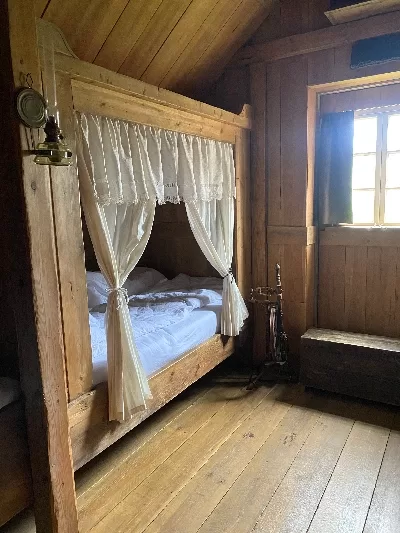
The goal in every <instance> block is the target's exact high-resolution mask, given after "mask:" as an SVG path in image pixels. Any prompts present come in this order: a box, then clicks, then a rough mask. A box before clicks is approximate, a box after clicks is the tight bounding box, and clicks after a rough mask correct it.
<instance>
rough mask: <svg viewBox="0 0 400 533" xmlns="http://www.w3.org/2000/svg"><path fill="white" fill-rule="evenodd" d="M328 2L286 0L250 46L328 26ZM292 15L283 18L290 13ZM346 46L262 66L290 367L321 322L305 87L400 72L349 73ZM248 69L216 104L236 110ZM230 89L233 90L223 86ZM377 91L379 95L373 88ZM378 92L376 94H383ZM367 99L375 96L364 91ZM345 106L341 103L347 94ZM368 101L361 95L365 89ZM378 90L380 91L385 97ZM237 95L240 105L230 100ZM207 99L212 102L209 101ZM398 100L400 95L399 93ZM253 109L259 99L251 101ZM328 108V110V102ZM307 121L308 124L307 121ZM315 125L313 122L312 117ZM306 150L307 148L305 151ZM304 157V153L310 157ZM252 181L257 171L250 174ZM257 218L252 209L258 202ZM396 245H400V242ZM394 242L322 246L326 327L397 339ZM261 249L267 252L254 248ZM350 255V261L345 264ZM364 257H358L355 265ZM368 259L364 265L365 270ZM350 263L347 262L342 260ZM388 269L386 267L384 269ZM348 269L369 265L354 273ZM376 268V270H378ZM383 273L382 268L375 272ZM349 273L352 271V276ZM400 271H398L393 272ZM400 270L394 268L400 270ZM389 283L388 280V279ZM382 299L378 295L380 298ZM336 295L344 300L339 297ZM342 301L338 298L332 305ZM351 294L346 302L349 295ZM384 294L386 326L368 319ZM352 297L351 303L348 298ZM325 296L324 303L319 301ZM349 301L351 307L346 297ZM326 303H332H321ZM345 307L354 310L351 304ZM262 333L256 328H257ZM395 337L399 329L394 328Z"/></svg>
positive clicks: (233, 77) (273, 231)
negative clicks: (309, 331) (360, 317)
mask: <svg viewBox="0 0 400 533" xmlns="http://www.w3.org/2000/svg"><path fill="white" fill-rule="evenodd" d="M326 3H327V2H325V1H324V2H312V1H310V2H296V1H294V0H282V1H281V2H280V3H279V4H280V5H279V9H278V8H275V11H273V12H272V14H271V15H270V17H269V18H268V19H267V20H266V21H265V23H264V24H263V25H262V26H261V27H260V29H259V31H258V32H257V34H256V35H255V36H253V38H252V40H251V41H250V44H256V43H260V42H265V41H267V40H271V39H277V38H282V37H285V36H287V35H290V34H294V33H304V32H307V31H312V30H317V29H320V28H323V27H324V26H329V22H328V23H327V21H325V18H324V17H325V15H324V14H323V11H324V9H326V7H327V6H326V5H325V4H326ZM290 13H291V15H290V16H289V14H290ZM350 55H351V44H349V45H347V44H346V45H342V46H339V47H336V48H331V49H327V50H321V51H316V52H312V53H308V54H304V55H297V56H295V57H289V58H284V59H279V60H275V61H270V62H268V63H266V68H267V74H266V78H267V86H266V106H267V113H266V117H267V120H266V143H267V150H266V171H265V180H266V181H267V198H268V202H267V207H266V210H267V213H268V217H267V226H266V228H265V229H266V232H267V252H268V253H267V255H268V283H269V284H272V283H273V282H274V277H273V276H274V272H273V267H274V264H275V262H277V261H279V262H280V263H281V266H282V283H283V290H284V313H285V326H286V329H287V331H288V334H289V340H290V346H291V351H292V364H293V368H294V369H295V370H296V369H297V367H298V359H297V353H298V347H299V339H300V336H301V335H302V334H303V333H304V332H305V331H306V329H307V328H308V327H310V326H312V325H316V324H317V316H316V313H315V311H314V310H315V307H316V305H315V303H316V302H315V296H316V290H315V289H316V285H317V284H316V279H317V276H316V272H315V268H316V258H317V249H316V237H317V235H316V228H315V227H314V225H313V224H314V220H313V151H314V146H313V132H312V130H313V127H314V125H315V123H316V117H315V116H314V117H311V116H310V115H308V113H310V107H309V102H308V97H309V95H308V86H312V85H318V84H325V83H330V82H335V81H341V80H351V79H354V78H361V77H365V76H373V75H376V74H383V73H386V72H392V71H398V70H400V62H399V61H394V62H390V63H387V64H382V65H377V66H373V67H366V68H361V69H357V70H351V69H350ZM249 68H250V65H246V64H241V65H240V66H238V65H236V66H235V67H234V68H232V70H230V71H229V70H226V71H225V73H224V76H223V77H222V78H221V79H220V81H219V83H220V86H221V87H222V88H221V89H220V90H219V91H218V89H214V93H213V94H214V95H218V97H219V100H218V102H219V105H221V107H224V105H223V101H222V100H223V99H222V95H223V93H224V91H225V92H228V93H229V94H228V95H227V96H225V101H226V102H227V103H228V105H229V107H232V106H233V105H235V106H236V107H238V106H239V105H240V104H241V103H243V101H242V100H240V99H243V98H244V97H246V96H247V95H248V88H247V87H248V81H247V80H246V72H249V70H247V71H246V69H249ZM227 79H229V80H230V84H231V86H232V87H234V88H233V89H232V90H231V91H230V90H229V84H227V83H226V80H227ZM378 92H379V91H378ZM381 92H382V91H381ZM395 92H396V89H393V88H391V89H387V94H388V95H389V93H390V96H388V101H391V103H393V101H394V100H395V99H396V96H395ZM370 96H371V95H370ZM346 98H347V100H346V102H347V103H344V101H345V99H346ZM346 98H344V99H343V101H342V103H341V104H340V105H343V106H346V105H348V102H349V101H350V99H351V97H349V96H346ZM364 98H367V97H366V96H365V94H364ZM382 98H383V96H381V101H382ZM235 99H238V101H237V102H236V103H235V104H233V102H235ZM211 101H212V100H211ZM399 102H400V99H399ZM251 104H252V105H253V108H254V107H255V106H256V103H255V102H254V101H253V102H251ZM327 105H331V106H333V107H334V104H333V103H332V101H330V102H327ZM308 121H309V124H308ZM311 122H312V123H311ZM308 146H309V150H308V148H307V147H308ZM308 156H310V157H308ZM253 183H254V176H253ZM252 208H253V216H258V214H257V213H255V211H254V209H255V207H254V204H253V205H252ZM399 246H400V241H399ZM397 250H398V247H397V246H393V245H392V246H390V247H386V246H382V247H380V246H378V247H377V248H376V247H375V246H374V247H372V246H365V247H363V246H359V245H357V246H356V247H351V246H343V247H342V246H340V245H336V246H334V247H333V246H328V245H326V246H322V247H321V267H320V269H321V280H320V290H319V293H320V297H321V299H322V300H323V303H321V304H320V312H321V313H322V314H321V319H320V321H319V322H318V324H319V325H320V326H323V327H336V328H341V329H349V330H353V331H367V332H370V333H376V334H382V335H395V334H396V332H395V321H396V316H398V315H397V314H396V313H397V312H398V311H397V308H396V311H395V312H394V311H393V309H394V307H395V306H397V303H396V302H397V293H396V292H395V291H394V292H393V294H389V292H390V287H392V288H393V287H396V286H397V284H398V280H397V274H396V272H397V270H396V269H397V265H398V259H397V257H398V256H397V255H396V254H397V253H398V252H397ZM260 253H261V254H264V253H265V251H264V250H260ZM346 258H347V262H346ZM361 259H363V260H364V261H361ZM365 261H368V262H369V263H370V264H369V265H368V269H367V267H366V264H365ZM346 265H347V266H346ZM385 265H386V268H384V266H385ZM354 268H360V269H362V268H364V269H367V270H368V275H367V273H366V274H365V276H361V277H360V276H359V275H358V273H357V271H354V272H353V271H352V269H354ZM381 269H382V270H381ZM378 271H379V272H378ZM351 272H352V273H351ZM399 272H400V271H399ZM346 273H347V274H348V276H350V274H351V276H352V278H351V279H352V280H353V282H354V285H353V286H350V283H349V277H347V281H346V284H347V287H348V292H347V295H348V298H347V300H346V301H347V308H346V309H347V311H346V312H347V318H346V314H345V307H344V297H345V287H344V285H345V274H346ZM399 275H400V274H399ZM362 280H364V282H365V291H364V296H362V295H360V292H359V287H358V285H357V284H361V283H363V281H362ZM390 280H391V281H390ZM385 294H386V295H387V296H384V295H385ZM339 295H341V296H339ZM339 298H341V300H340V302H339V301H338V300H339ZM349 298H350V300H349ZM359 298H364V299H365V308H364V309H363V310H360V309H358V306H359V302H358V299H359ZM382 298H385V304H384V309H385V311H386V312H387V313H389V312H390V313H392V315H393V316H391V317H390V320H389V323H386V324H385V325H384V324H383V322H384V321H385V320H386V321H387V320H388V319H387V316H385V314H382V316H381V317H380V318H379V319H376V321H375V320H374V314H376V312H377V310H376V306H377V305H379V302H380V303H381V304H382V302H381V300H382ZM351 299H352V300H351ZM322 300H321V302H322ZM351 301H352V302H353V304H351V306H350V302H351ZM327 302H329V304H328V303H327ZM349 306H350V307H349ZM356 307H357V312H358V313H359V314H362V315H363V316H365V319H364V322H365V324H364V323H363V322H362V320H361V323H360V324H358V325H357V320H358V319H357V318H356V315H355V314H354V312H353V310H352V309H355V308H356ZM255 335H260V331H257V330H256V332H255ZM397 335H398V332H397Z"/></svg>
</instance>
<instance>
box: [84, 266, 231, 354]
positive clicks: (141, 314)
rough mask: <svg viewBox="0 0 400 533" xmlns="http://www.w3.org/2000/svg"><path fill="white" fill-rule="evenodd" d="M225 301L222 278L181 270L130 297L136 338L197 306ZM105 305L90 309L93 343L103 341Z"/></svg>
mask: <svg viewBox="0 0 400 533" xmlns="http://www.w3.org/2000/svg"><path fill="white" fill-rule="evenodd" d="M221 304H222V280H221V279H217V278H192V277H189V276H186V275H185V274H180V275H179V276H177V277H176V278H174V279H172V280H165V281H161V282H160V283H158V284H157V285H155V286H154V287H153V288H152V290H151V291H150V292H148V293H145V294H140V295H134V296H132V297H131V298H130V299H129V315H130V317H131V321H132V327H133V332H134V336H135V338H136V339H138V338H140V337H141V336H143V335H148V334H149V333H152V332H155V331H157V330H158V329H160V328H165V327H167V326H170V325H171V324H175V323H177V322H179V321H180V320H183V319H185V318H186V317H187V316H188V315H189V314H190V313H191V312H192V311H194V310H195V309H200V308H202V307H205V306H207V305H221ZM105 311H106V305H105V304H103V305H99V306H97V307H94V308H93V309H92V310H91V312H90V316H89V319H90V332H91V337H92V347H93V349H95V347H96V345H97V344H99V345H100V344H102V343H103V337H104V316H105Z"/></svg>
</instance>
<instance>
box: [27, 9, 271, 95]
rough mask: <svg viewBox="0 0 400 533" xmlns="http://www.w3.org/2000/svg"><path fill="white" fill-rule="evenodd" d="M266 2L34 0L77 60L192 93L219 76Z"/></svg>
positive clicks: (260, 18)
mask: <svg viewBox="0 0 400 533" xmlns="http://www.w3.org/2000/svg"><path fill="white" fill-rule="evenodd" d="M272 3H273V2H272V0H263V1H260V0H233V1H232V0H110V1H108V2H104V1H103V0H90V1H88V2H82V1H80V0H71V1H69V2H64V1H62V0H50V1H49V2H47V4H46V2H45V1H44V0H36V14H37V16H42V17H43V18H44V19H45V20H48V21H50V22H53V23H54V24H56V25H57V26H59V27H60V29H61V30H62V31H63V33H64V34H65V36H66V38H67V41H68V43H69V44H70V46H71V48H72V49H73V50H74V52H75V53H76V54H77V56H78V57H79V58H80V59H83V60H85V61H89V62H94V63H96V64H98V65H101V66H104V67H107V68H109V69H110V70H113V71H115V72H121V73H124V74H127V75H129V76H132V77H134V78H138V79H143V80H146V81H149V82H151V83H153V84H155V85H158V86H161V87H166V88H171V89H174V90H177V91H178V92H179V91H181V92H183V94H191V95H192V94H196V93H198V91H199V88H200V87H201V88H207V87H209V86H210V84H211V83H212V82H213V81H214V80H215V79H216V78H217V77H218V76H219V75H220V73H221V72H222V70H223V68H224V67H225V65H226V64H227V63H228V62H229V60H230V59H231V57H232V56H233V54H234V53H235V52H236V51H237V50H238V49H239V48H240V46H242V45H243V44H244V43H245V42H246V40H247V39H248V38H249V37H250V35H251V34H252V33H253V32H254V31H255V30H256V29H257V28H258V26H259V25H260V24H261V23H262V22H263V20H264V19H265V18H266V17H267V15H268V14H269V11H270V9H271V5H272Z"/></svg>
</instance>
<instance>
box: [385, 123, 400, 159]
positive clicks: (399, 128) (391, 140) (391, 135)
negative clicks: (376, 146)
mask: <svg viewBox="0 0 400 533" xmlns="http://www.w3.org/2000/svg"><path fill="white" fill-rule="evenodd" d="M387 149H388V152H393V151H394V150H400V115H391V116H390V117H389V122H388V132H387Z"/></svg>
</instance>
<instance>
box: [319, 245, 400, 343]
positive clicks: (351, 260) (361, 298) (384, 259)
mask: <svg viewBox="0 0 400 533" xmlns="http://www.w3.org/2000/svg"><path fill="white" fill-rule="evenodd" d="M399 295H400V248H399V247H394V246H364V245H350V246H349V245H347V246H344V245H322V246H321V247H320V268H319V306H318V326H319V327H322V328H328V329H336V330H340V331H351V332H354V333H368V334H371V335H383V336H387V337H398V336H399V323H400V303H399Z"/></svg>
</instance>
